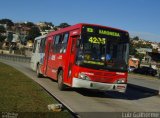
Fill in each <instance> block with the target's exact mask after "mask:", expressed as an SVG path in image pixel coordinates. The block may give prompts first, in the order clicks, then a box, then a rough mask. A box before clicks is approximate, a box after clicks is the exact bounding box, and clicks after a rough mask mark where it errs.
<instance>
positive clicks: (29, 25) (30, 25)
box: [25, 22, 35, 27]
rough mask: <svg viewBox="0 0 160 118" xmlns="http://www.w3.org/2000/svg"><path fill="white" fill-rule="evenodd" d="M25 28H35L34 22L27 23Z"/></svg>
mask: <svg viewBox="0 0 160 118" xmlns="http://www.w3.org/2000/svg"><path fill="white" fill-rule="evenodd" d="M25 26H27V27H34V26H35V24H34V23H32V22H27V23H25Z"/></svg>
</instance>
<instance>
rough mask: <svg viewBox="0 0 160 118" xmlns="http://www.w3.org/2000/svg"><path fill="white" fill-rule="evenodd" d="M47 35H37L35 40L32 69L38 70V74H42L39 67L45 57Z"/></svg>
mask: <svg viewBox="0 0 160 118" xmlns="http://www.w3.org/2000/svg"><path fill="white" fill-rule="evenodd" d="M45 42H46V35H43V36H39V37H36V38H35V40H34V46H33V52H32V57H31V69H32V70H34V71H37V74H38V75H39V76H40V75H41V74H42V73H41V72H40V69H39V67H40V66H41V65H42V63H43V59H44V50H45Z"/></svg>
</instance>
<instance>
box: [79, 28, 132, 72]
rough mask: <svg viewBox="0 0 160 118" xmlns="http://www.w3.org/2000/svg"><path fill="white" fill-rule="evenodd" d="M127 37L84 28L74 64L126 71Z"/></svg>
mask: <svg viewBox="0 0 160 118" xmlns="http://www.w3.org/2000/svg"><path fill="white" fill-rule="evenodd" d="M128 53H129V36H128V33H126V32H122V31H121V32H120V31H115V30H114V31H113V30H111V29H105V28H99V27H93V26H92V27H91V26H84V27H83V28H82V35H81V43H80V46H79V49H78V53H77V59H76V64H77V65H79V66H83V67H87V68H95V69H104V70H111V71H120V72H125V71H127V67H128V66H127V65H128V55H129V54H128Z"/></svg>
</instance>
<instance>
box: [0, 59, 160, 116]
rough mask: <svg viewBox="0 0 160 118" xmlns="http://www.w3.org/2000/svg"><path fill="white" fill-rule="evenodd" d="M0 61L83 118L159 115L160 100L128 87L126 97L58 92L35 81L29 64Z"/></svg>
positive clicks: (52, 83) (51, 84) (52, 85)
mask: <svg viewBox="0 0 160 118" xmlns="http://www.w3.org/2000/svg"><path fill="white" fill-rule="evenodd" d="M0 61H1V62H4V63H6V64H8V65H11V66H13V67H14V68H16V69H17V70H19V71H21V72H23V73H24V74H25V75H27V76H29V77H30V78H31V79H33V80H34V81H36V82H37V83H39V84H40V85H41V86H43V87H44V88H45V89H46V90H47V91H48V92H50V93H51V94H52V95H54V96H55V97H56V98H57V99H59V100H60V101H61V102H63V104H65V105H66V106H67V107H68V108H69V109H70V110H72V111H73V112H74V113H76V114H77V115H78V116H80V117H83V118H89V117H95V118H97V117H99V118H105V117H107V115H108V116H109V117H111V116H114V115H115V114H116V113H115V112H160V96H158V95H157V94H155V93H150V92H144V91H140V90H138V89H134V88H132V87H128V89H127V91H126V93H125V94H122V93H117V92H102V91H93V90H87V89H68V90H67V91H59V90H58V87H57V83H56V82H55V81H53V80H51V79H49V78H37V77H36V73H35V72H33V71H32V70H31V69H30V64H29V63H20V62H12V61H6V60H0ZM108 112H112V113H108ZM113 112H114V113H113ZM159 117H160V115H159Z"/></svg>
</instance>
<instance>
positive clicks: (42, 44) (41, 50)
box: [39, 38, 46, 53]
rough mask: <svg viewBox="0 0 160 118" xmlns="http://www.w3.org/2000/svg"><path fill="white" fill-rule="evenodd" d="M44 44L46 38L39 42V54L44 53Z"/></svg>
mask: <svg viewBox="0 0 160 118" xmlns="http://www.w3.org/2000/svg"><path fill="white" fill-rule="evenodd" d="M45 44H46V38H43V39H42V40H41V42H40V49H39V52H40V53H44V50H45Z"/></svg>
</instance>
